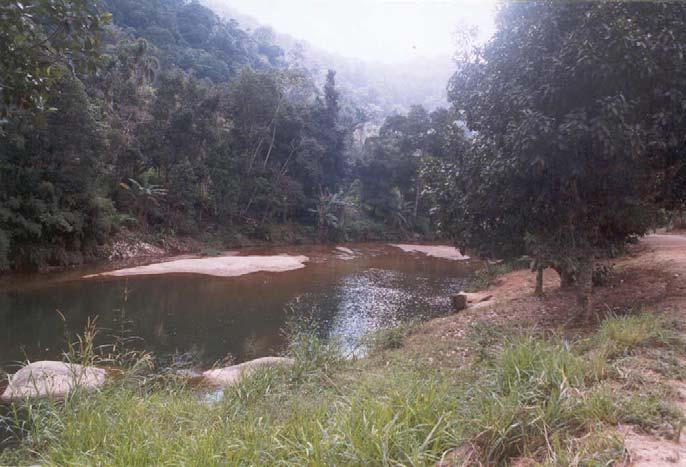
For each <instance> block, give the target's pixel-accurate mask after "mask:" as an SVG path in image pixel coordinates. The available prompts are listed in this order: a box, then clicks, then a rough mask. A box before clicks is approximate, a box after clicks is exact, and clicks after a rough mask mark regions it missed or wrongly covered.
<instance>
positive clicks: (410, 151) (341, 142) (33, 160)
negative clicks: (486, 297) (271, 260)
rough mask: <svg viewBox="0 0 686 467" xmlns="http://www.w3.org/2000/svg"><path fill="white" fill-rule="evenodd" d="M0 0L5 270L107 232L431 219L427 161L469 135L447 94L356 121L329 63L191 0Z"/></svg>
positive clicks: (219, 235)
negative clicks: (439, 102) (440, 102)
mask: <svg viewBox="0 0 686 467" xmlns="http://www.w3.org/2000/svg"><path fill="white" fill-rule="evenodd" d="M0 13H1V16H2V17H3V18H4V20H3V22H2V23H0V43H2V44H3V47H4V44H8V45H9V47H8V48H7V49H2V50H0V52H2V53H0V84H1V85H0V94H1V95H0V97H1V99H0V270H11V269H37V268H41V267H44V266H47V265H55V266H59V265H66V264H75V263H80V262H83V261H84V260H88V259H93V258H98V257H101V256H102V255H103V254H104V253H103V251H106V250H103V246H105V245H107V244H108V243H110V242H112V240H113V239H115V238H116V239H119V240H123V241H124V242H125V241H126V240H127V239H128V238H132V237H135V238H141V237H142V238H144V239H145V240H146V241H151V242H158V243H164V242H166V241H167V240H169V239H170V238H171V239H173V238H176V237H179V236H186V237H192V238H195V239H200V240H203V241H206V242H211V243H212V244H214V245H216V246H217V247H219V248H222V247H227V246H237V245H240V244H243V243H244V242H246V241H247V239H250V241H252V240H254V239H259V240H262V241H272V242H277V241H278V242H283V241H289V242H292V241H339V240H373V239H384V238H400V237H407V236H409V235H411V234H413V233H416V232H421V233H423V234H424V235H431V228H430V216H429V206H430V202H429V201H430V200H429V199H427V198H424V197H423V196H422V193H423V191H424V182H423V179H422V177H421V176H420V172H421V168H422V167H423V166H424V165H425V163H426V162H427V161H430V160H431V159H432V158H438V159H446V158H452V157H454V155H455V154H456V152H457V151H458V149H459V148H462V147H463V146H464V145H463V141H464V135H463V133H462V130H461V129H460V128H459V127H458V126H456V125H455V120H456V119H455V118H454V117H453V116H452V114H451V113H450V112H449V111H447V110H444V109H437V110H435V111H433V112H431V113H429V112H428V111H427V110H425V109H424V108H422V107H413V108H412V109H411V111H410V112H409V113H408V115H407V116H398V115H396V116H393V117H392V118H389V119H388V120H387V121H386V122H384V123H383V124H382V125H380V131H379V134H378V135H374V134H371V135H369V134H367V135H364V137H362V135H363V132H362V131H360V129H361V128H362V126H363V124H364V123H365V122H366V121H367V120H368V116H366V115H365V113H364V112H363V111H362V110H361V109H359V108H356V107H355V106H354V105H351V104H350V100H348V101H347V103H346V101H344V96H342V94H341V90H340V88H339V86H338V84H337V82H336V76H337V75H336V72H335V71H334V70H330V71H327V72H326V77H325V79H324V81H323V82H320V81H319V80H318V78H317V77H316V76H313V74H312V72H311V71H310V70H308V69H307V68H306V67H303V66H300V64H299V63H298V62H297V60H292V59H291V58H289V57H288V54H286V53H285V52H284V51H283V49H281V48H280V47H279V46H277V45H275V44H274V43H273V42H272V40H271V38H270V36H269V35H268V34H267V35H265V34H262V33H261V31H253V32H250V31H247V30H245V29H243V28H241V26H240V25H239V24H238V23H236V22H235V21H231V20H223V19H220V18H219V17H218V16H217V15H216V14H214V13H213V12H212V11H211V10H209V9H208V8H206V7H204V6H202V5H200V4H199V3H197V2H187V1H182V0H136V1H133V0H106V1H104V2H103V3H92V2H74V1H71V0H59V1H58V2H57V3H55V2H54V1H48V0H37V1H36V2H34V3H33V6H32V10H31V12H27V10H25V9H22V8H21V5H19V4H18V2H9V3H8V4H2V5H0ZM109 13H111V15H110V14H109ZM63 24H69V25H70V27H69V28H63V27H62V25H63ZM17 32H20V34H17ZM27 70H30V71H27Z"/></svg>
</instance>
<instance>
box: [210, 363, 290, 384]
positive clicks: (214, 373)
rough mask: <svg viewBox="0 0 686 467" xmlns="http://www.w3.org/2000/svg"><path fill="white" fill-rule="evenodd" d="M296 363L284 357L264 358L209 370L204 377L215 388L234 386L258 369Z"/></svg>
mask: <svg viewBox="0 0 686 467" xmlns="http://www.w3.org/2000/svg"><path fill="white" fill-rule="evenodd" d="M293 363H294V361H293V359H292V358H284V357H264V358H258V359H256V360H251V361H249V362H245V363H241V364H240V365H234V366H230V367H226V368H217V369H215V370H207V371H206V372H204V373H203V374H202V375H203V377H204V378H205V381H207V382H208V383H210V384H212V385H215V386H223V387H228V386H233V385H234V384H237V383H238V382H239V381H240V380H241V379H242V378H243V377H244V376H247V375H249V374H250V373H252V372H254V371H255V370H256V369H258V368H262V367H274V366H290V365H292V364H293Z"/></svg>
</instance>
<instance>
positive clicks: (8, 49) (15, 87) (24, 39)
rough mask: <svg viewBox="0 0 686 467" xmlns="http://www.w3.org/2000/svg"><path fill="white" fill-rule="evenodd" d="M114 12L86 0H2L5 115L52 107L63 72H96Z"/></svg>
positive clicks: (1, 103) (0, 87)
mask: <svg viewBox="0 0 686 467" xmlns="http://www.w3.org/2000/svg"><path fill="white" fill-rule="evenodd" d="M109 21H110V15H109V14H106V13H104V12H103V11H101V10H100V9H99V8H98V4H97V3H96V2H91V1H87V0H34V1H31V2H23V1H14V0H7V1H3V2H2V3H0V117H7V116H8V115H11V113H13V112H16V111H19V110H25V109H31V110H38V111H43V110H47V109H48V108H49V107H51V106H50V105H49V104H48V103H47V97H48V94H49V93H50V91H51V90H52V88H53V86H54V85H55V84H56V83H57V82H59V80H60V79H62V78H63V77H64V76H69V75H70V74H73V73H75V72H78V73H84V72H93V71H94V70H95V68H96V65H97V63H98V60H99V58H100V50H99V47H100V43H101V35H102V33H103V30H104V27H105V26H106V25H107V24H108V23H109Z"/></svg>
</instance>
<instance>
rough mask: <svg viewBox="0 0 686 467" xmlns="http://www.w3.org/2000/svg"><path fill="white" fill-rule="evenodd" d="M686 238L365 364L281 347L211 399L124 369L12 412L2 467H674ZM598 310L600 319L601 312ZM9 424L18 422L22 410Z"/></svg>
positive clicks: (448, 324)
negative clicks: (11, 436) (592, 280)
mask: <svg viewBox="0 0 686 467" xmlns="http://www.w3.org/2000/svg"><path fill="white" fill-rule="evenodd" d="M684 252H686V239H684V238H678V237H649V238H647V239H645V240H644V241H642V242H641V243H640V244H639V245H638V246H636V247H634V248H632V250H631V251H630V252H629V254H628V255H627V256H625V257H624V258H621V259H619V260H617V261H615V268H614V269H615V271H616V273H615V275H614V277H613V278H612V279H611V280H610V281H609V282H608V283H607V285H605V286H603V287H599V288H597V290H596V293H595V300H596V304H597V311H598V312H599V315H601V317H600V322H599V324H596V325H580V324H578V323H577V322H576V321H575V320H574V319H572V318H573V316H574V312H573V309H574V305H573V297H572V296H570V295H569V294H568V293H566V292H563V291H560V290H559V289H558V288H557V284H556V280H555V277H554V275H552V273H550V272H547V273H546V289H547V291H546V296H545V297H542V298H538V297H533V296H532V294H531V292H532V291H533V275H531V274H530V273H528V272H526V271H515V272H513V273H509V274H506V275H504V276H502V277H501V278H500V279H499V280H498V281H497V283H495V284H494V285H493V286H492V287H491V288H490V289H489V290H488V291H487V292H486V293H487V294H488V295H492V298H491V299H490V300H488V301H486V302H481V303H480V304H479V305H478V306H472V307H471V308H468V309H467V310H465V311H464V312H462V313H459V314H456V315H452V316H450V317H446V318H439V319H436V320H432V321H429V322H427V323H424V324H421V325H418V326H413V327H409V326H403V327H401V328H398V329H395V330H390V331H384V332H382V333H377V334H376V335H373V336H371V337H370V338H369V339H368V341H367V344H368V347H369V350H370V355H369V357H368V358H366V359H363V360H356V361H350V360H342V359H341V358H340V353H339V352H337V350H336V348H335V344H325V343H323V342H321V341H319V340H317V339H315V338H312V337H311V336H308V335H307V334H302V335H300V337H298V338H295V339H294V340H293V341H292V344H291V346H290V348H289V349H288V352H287V354H289V355H290V356H291V357H293V358H294V359H295V362H296V363H295V365H294V366H293V367H291V368H282V369H272V370H268V371H264V372H259V373H256V374H255V375H254V376H252V377H250V378H246V379H245V380H244V381H241V383H240V384H239V385H237V386H235V387H234V388H231V389H229V390H227V391H226V393H225V394H224V395H223V396H222V397H218V398H217V397H214V398H211V399H208V398H207V397H205V396H204V395H203V393H202V392H198V390H197V388H193V387H190V386H189V385H188V384H186V383H185V382H184V380H183V379H180V378H179V377H177V376H174V375H173V374H158V373H155V372H152V371H144V370H141V368H140V367H138V366H136V365H134V366H133V367H132V370H130V371H127V372H125V376H124V377H123V378H122V379H121V380H118V381H116V382H114V383H112V384H110V385H108V386H107V387H105V388H104V389H103V390H102V391H99V392H96V393H90V394H84V393H82V394H75V395H74V396H73V397H71V398H70V399H69V400H67V401H66V402H64V403H50V404H38V403H35V404H33V405H31V406H29V407H27V408H24V409H23V410H21V411H20V412H19V414H20V415H21V417H19V418H17V421H21V420H27V418H26V417H29V418H28V420H30V422H31V423H29V424H26V425H24V428H25V429H26V431H24V432H21V430H20V429H19V428H20V426H18V425H17V424H15V425H14V428H15V430H17V433H18V434H19V435H20V436H19V440H20V441H19V442H18V444H16V445H15V446H13V447H12V448H8V449H5V450H4V451H3V453H2V454H0V464H12V463H17V464H30V463H36V462H40V463H44V464H47V465H51V464H62V465H64V464H70V465H73V464H88V465H92V464H102V465H112V464H116V465H133V464H138V465H140V464H158V465H164V464H199V465H200V464H202V465H226V464H229V465H236V464H253V465H273V464H275V463H283V464H288V465H303V464H310V465H380V464H394V463H399V464H406V465H408V464H410V465H435V464H436V463H440V465H461V464H462V463H477V462H482V463H485V464H496V463H509V464H516V465H535V464H537V463H544V464H548V465H561V464H562V465H585V464H588V463H598V464H601V465H603V464H606V463H612V462H613V461H622V462H624V461H626V462H634V463H635V464H637V465H660V463H663V464H665V465H667V464H669V463H670V462H672V463H671V464H669V465H675V464H674V462H677V463H678V462H679V461H681V460H683V459H686V456H683V443H682V444H679V443H678V442H676V441H675V440H678V439H679V433H680V431H681V426H682V424H683V421H684V415H683V412H682V409H683V408H684V400H683V399H682V397H683V395H684V394H683V393H682V392H681V390H682V388H683V380H684V379H686V373H685V372H684V370H683V368H684V365H683V362H684V361H685V359H686V355H684V334H685V332H686V329H684V325H683V323H684V322H685V321H684V319H685V317H684V311H686V306H685V305H686V303H685V301H686V294H683V293H682V292H683V291H684V290H686V281H685V279H686V257H684V256H683V255H684ZM608 310H610V311H611V313H608ZM22 417H23V418H22Z"/></svg>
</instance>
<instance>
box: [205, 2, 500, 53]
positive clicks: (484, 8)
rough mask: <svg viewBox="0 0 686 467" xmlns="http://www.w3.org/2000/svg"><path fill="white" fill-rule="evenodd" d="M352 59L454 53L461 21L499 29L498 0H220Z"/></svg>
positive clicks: (482, 29)
mask: <svg viewBox="0 0 686 467" xmlns="http://www.w3.org/2000/svg"><path fill="white" fill-rule="evenodd" d="M220 2H221V3H224V4H226V5H228V6H229V7H231V8H233V9H235V10H237V11H239V12H241V13H243V14H246V15H249V16H252V17H254V18H255V19H257V20H258V21H259V22H260V23H263V24H265V25H269V26H272V27H273V28H274V29H275V30H276V31H278V32H281V33H286V34H288V35H291V36H293V37H295V38H298V39H303V40H305V41H307V42H309V43H310V44H312V45H314V46H316V47H317V48H320V49H323V50H326V51H328V52H333V53H337V54H339V55H343V56H345V57H349V58H358V59H362V60H366V61H374V62H384V63H394V62H395V63H398V62H405V61H408V60H411V59H414V58H418V57H436V56H446V55H450V56H452V55H453V54H454V52H455V48H456V46H455V44H456V39H455V32H456V30H457V28H458V26H459V25H460V24H470V25H476V26H478V27H479V30H480V32H481V36H482V38H485V37H488V36H489V35H490V34H491V33H492V31H493V28H494V26H493V11H494V8H495V2H496V0H214V3H220Z"/></svg>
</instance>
